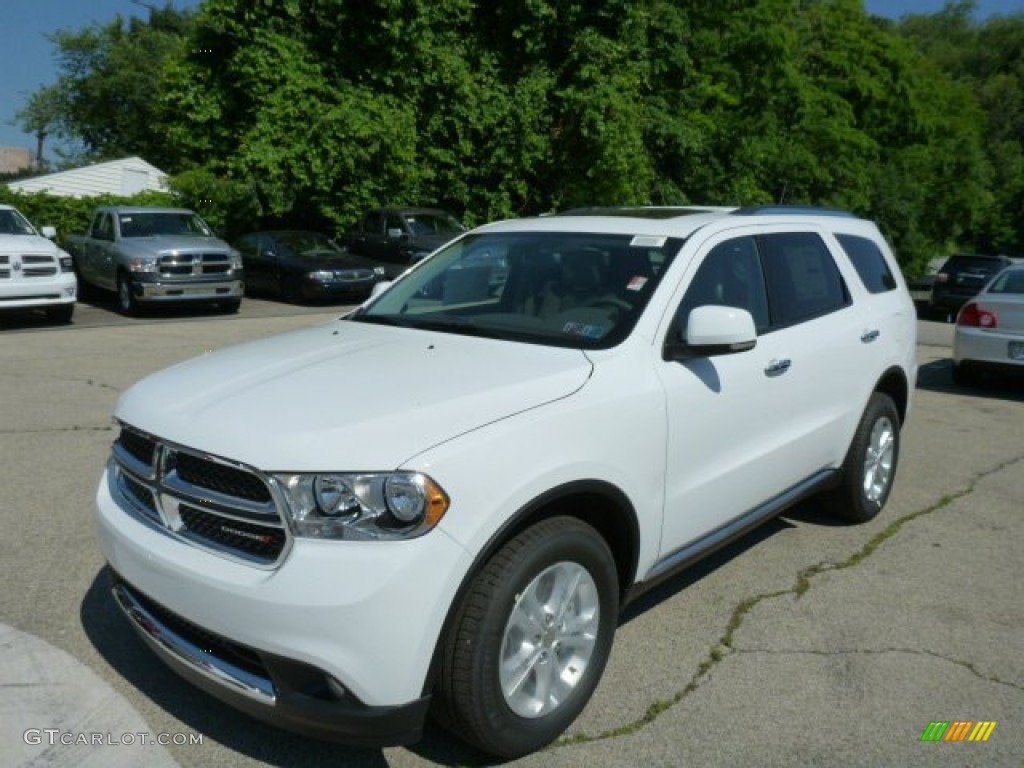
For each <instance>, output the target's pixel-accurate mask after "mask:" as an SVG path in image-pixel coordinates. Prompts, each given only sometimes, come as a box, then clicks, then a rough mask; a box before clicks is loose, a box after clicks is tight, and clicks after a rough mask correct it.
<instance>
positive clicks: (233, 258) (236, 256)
mask: <svg viewBox="0 0 1024 768" xmlns="http://www.w3.org/2000/svg"><path fill="white" fill-rule="evenodd" d="M228 261H229V262H230V263H231V268H232V269H241V268H242V254H241V253H239V252H238V251H231V253H229V254H228Z"/></svg>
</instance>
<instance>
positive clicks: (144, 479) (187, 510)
mask: <svg viewBox="0 0 1024 768" xmlns="http://www.w3.org/2000/svg"><path fill="white" fill-rule="evenodd" d="M113 459H114V472H115V475H116V477H115V479H116V483H115V487H116V488H117V490H118V491H119V492H120V495H121V501H123V502H124V503H123V504H122V506H123V507H124V508H126V509H127V510H128V511H131V512H135V513H136V516H137V517H140V518H141V519H143V520H146V521H147V522H150V523H154V524H156V525H158V526H160V527H161V528H163V529H165V530H166V531H168V532H169V533H171V534H172V535H174V536H175V537H177V538H179V539H182V540H184V541H188V542H191V543H193V544H196V545H198V546H201V547H203V548H204V549H209V550H213V551H215V552H217V553H218V554H222V555H225V556H228V557H230V558H233V559H238V560H242V561H244V562H246V563H249V564H253V565H261V566H272V565H274V564H276V563H277V562H278V561H279V560H280V559H281V558H282V557H283V556H284V553H285V551H286V549H287V547H288V542H289V537H288V530H287V527H286V525H285V523H284V520H283V519H282V516H281V515H280V513H279V512H278V509H277V505H276V504H275V502H274V497H273V495H272V494H271V491H270V488H269V486H268V485H267V483H266V481H265V480H264V478H263V477H262V476H261V475H260V474H259V473H257V472H256V471H255V470H252V469H250V468H247V467H244V466H242V465H239V464H237V463H235V462H231V461H228V460H226V459H221V458H219V457H215V456H210V455H208V454H204V453H201V452H199V451H194V450H191V449H189V448H184V447H182V446H178V445H174V444H171V443H168V442H166V441H163V440H160V439H158V438H155V437H153V436H151V435H147V434H145V433H143V432H140V431H139V430H136V429H133V428H132V427H129V426H126V425H125V426H122V427H121V432H120V434H119V435H118V438H117V440H116V441H115V442H114V446H113Z"/></svg>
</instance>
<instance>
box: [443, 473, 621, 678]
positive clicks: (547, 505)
mask: <svg viewBox="0 0 1024 768" xmlns="http://www.w3.org/2000/svg"><path fill="white" fill-rule="evenodd" d="M558 516H565V517H574V518H576V519H578V520H580V521H582V522H584V523H586V524H588V525H590V526H592V527H593V528H594V529H595V530H596V531H597V532H598V533H599V534H600V535H601V537H602V538H603V539H604V540H605V542H606V543H607V544H608V548H609V549H610V550H611V552H612V556H613V557H614V558H615V569H616V572H617V573H618V577H619V601H620V604H622V603H623V602H624V598H625V595H626V594H627V591H628V589H629V587H630V585H631V584H632V583H633V581H634V579H635V578H636V569H637V563H638V561H639V555H640V525H639V522H638V521H637V516H636V510H635V509H634V508H633V504H632V502H631V501H630V500H629V498H628V497H627V496H626V494H625V493H623V492H622V490H621V489H619V488H618V487H616V486H614V485H612V484H611V483H608V482H605V481H603V480H576V481H573V482H570V483H566V484H565V485H561V486H558V487H556V488H552V489H550V490H548V491H545V492H544V493H542V494H541V495H540V496H538V497H536V498H535V499H533V500H532V501H530V502H529V503H527V504H526V505H524V506H523V507H521V508H520V509H519V511H517V512H516V513H515V514H514V515H512V516H511V517H510V518H509V519H508V520H506V521H505V523H504V524H503V525H502V526H501V527H499V528H498V529H497V530H496V531H495V532H494V533H493V534H492V535H491V537H490V538H489V539H488V540H487V543H486V544H485V545H484V547H482V548H481V550H480V552H479V553H478V554H477V556H476V557H475V558H474V559H473V563H472V565H471V566H470V567H469V569H468V570H467V571H466V574H465V575H464V576H463V578H462V582H461V583H460V584H459V588H458V589H457V590H456V591H455V596H454V598H453V599H452V601H451V603H450V604H449V606H448V612H447V615H446V616H445V619H444V622H443V623H442V625H441V631H440V633H439V634H438V636H437V639H436V641H435V645H434V652H433V655H432V656H431V660H430V667H429V669H428V671H427V676H426V679H425V681H424V684H423V695H424V696H427V695H429V694H430V693H431V692H432V691H433V689H434V685H435V683H436V680H437V676H438V673H439V671H440V666H441V654H442V653H443V649H444V643H445V638H446V637H447V635H448V633H449V632H450V631H451V628H452V624H453V623H454V621H455V617H456V615H457V614H458V611H459V606H460V604H461V602H462V600H463V597H464V596H465V594H466V592H467V590H468V589H469V587H470V585H471V584H472V582H473V580H474V579H475V578H476V577H477V574H479V573H480V571H481V570H482V569H483V568H484V566H485V565H486V564H487V562H488V561H489V560H490V559H491V558H492V557H493V556H494V554H495V553H496V552H497V551H498V550H499V549H500V548H501V547H502V546H503V545H504V544H505V543H506V542H507V541H509V540H511V539H512V538H514V537H515V536H516V535H517V534H519V533H520V532H522V531H523V530H525V529H527V528H529V527H530V526H532V525H535V524H536V523H539V522H540V521H542V520H546V519H548V518H551V517H558Z"/></svg>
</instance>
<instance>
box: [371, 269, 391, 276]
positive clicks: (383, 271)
mask: <svg viewBox="0 0 1024 768" xmlns="http://www.w3.org/2000/svg"><path fill="white" fill-rule="evenodd" d="M373 274H375V275H377V276H378V277H387V276H388V271H387V270H386V269H384V267H374V268H373Z"/></svg>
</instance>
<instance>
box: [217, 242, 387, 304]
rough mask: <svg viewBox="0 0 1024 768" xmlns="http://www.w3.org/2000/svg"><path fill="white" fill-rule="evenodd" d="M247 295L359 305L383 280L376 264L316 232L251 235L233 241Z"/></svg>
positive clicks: (380, 268)
mask: <svg viewBox="0 0 1024 768" xmlns="http://www.w3.org/2000/svg"><path fill="white" fill-rule="evenodd" d="M235 248H237V249H238V250H239V251H240V252H241V254H242V262H243V264H244V265H245V279H246V290H247V291H248V292H250V293H259V294H270V295H274V296H281V297H282V298H284V299H285V300H286V301H292V302H302V301H325V300H348V301H356V302H359V301H363V300H364V299H365V298H366V297H367V296H369V295H370V291H372V290H373V286H374V285H376V284H377V283H379V282H381V281H382V280H385V279H386V275H385V270H384V268H383V266H381V265H380V264H378V263H376V262H373V261H371V260H369V259H366V258H363V257H361V256H357V255H356V254H354V253H349V252H348V251H345V250H343V249H342V248H341V247H339V246H338V245H337V244H336V243H335V242H334V241H333V240H331V239H330V238H328V237H327V236H326V235H323V234H321V233H319V232H308V231H304V230H281V231H272V232H252V233H250V234H247V235H243V236H242V237H240V238H239V239H238V240H237V241H236V242H235Z"/></svg>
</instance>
